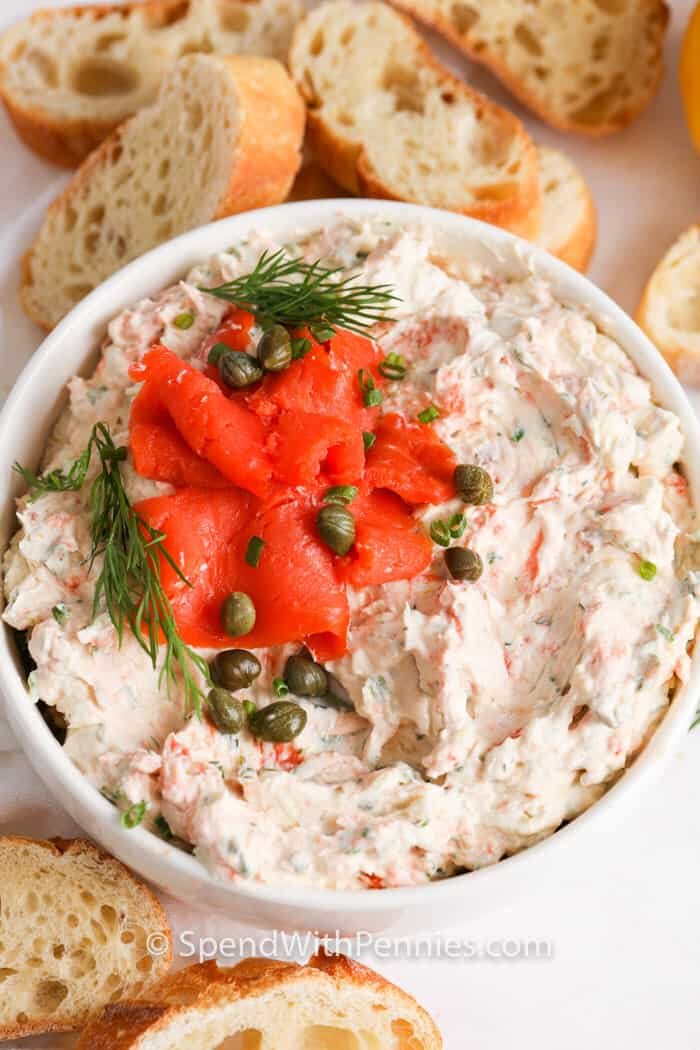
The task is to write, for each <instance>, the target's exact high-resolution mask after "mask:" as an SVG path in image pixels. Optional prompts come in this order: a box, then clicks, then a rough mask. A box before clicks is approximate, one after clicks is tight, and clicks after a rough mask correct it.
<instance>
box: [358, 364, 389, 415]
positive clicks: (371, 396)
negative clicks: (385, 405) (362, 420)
mask: <svg viewBox="0 0 700 1050" xmlns="http://www.w3.org/2000/svg"><path fill="white" fill-rule="evenodd" d="M357 379H358V382H359V384H360V390H361V391H362V403H363V405H364V406H365V408H376V406H377V405H381V403H382V401H383V400H384V395H383V394H382V392H381V390H377V385H376V383H375V382H374V376H373V375H372V374H371V372H367V371H365V369H364V368H361V369H360V371H359V372H358V373H357Z"/></svg>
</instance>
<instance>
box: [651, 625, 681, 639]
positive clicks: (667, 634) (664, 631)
mask: <svg viewBox="0 0 700 1050" xmlns="http://www.w3.org/2000/svg"><path fill="white" fill-rule="evenodd" d="M656 630H657V631H658V632H659V634H660V635H661V637H662V638H665V639H666V641H667V642H672V641H673V640H674V638H675V637H676V636H675V634H674V633H673V631H670V630H669V629H668V627H664V625H663V624H662V623H657V625H656Z"/></svg>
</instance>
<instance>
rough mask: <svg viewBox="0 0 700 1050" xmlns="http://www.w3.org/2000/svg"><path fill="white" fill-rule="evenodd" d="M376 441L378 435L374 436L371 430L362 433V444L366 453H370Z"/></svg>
mask: <svg viewBox="0 0 700 1050" xmlns="http://www.w3.org/2000/svg"><path fill="white" fill-rule="evenodd" d="M376 440H377V435H376V434H373V433H372V432H371V431H370V430H363V431H362V444H363V445H364V446H365V452H369V450H370V449H371V447H372V445H373V444H374V442H375V441H376Z"/></svg>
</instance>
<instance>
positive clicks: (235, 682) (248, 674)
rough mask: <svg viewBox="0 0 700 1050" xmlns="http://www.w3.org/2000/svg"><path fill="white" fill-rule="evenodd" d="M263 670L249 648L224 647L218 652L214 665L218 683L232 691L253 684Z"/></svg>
mask: <svg viewBox="0 0 700 1050" xmlns="http://www.w3.org/2000/svg"><path fill="white" fill-rule="evenodd" d="M261 670H262V668H261V667H260V661H259V660H258V658H257V656H255V654H254V653H251V652H249V651H248V650H247V649H224V651H223V652H221V653H218V654H217V656H216V657H215V659H214V663H213V665H212V675H213V678H214V681H215V682H216V684H217V685H222V686H223V687H224V689H229V690H230V691H231V692H232V693H235V692H236V690H237V689H245V688H246V687H247V686H249V685H251V683H252V682H254V681H255V679H256V678H257V677H258V675H259V674H260V671H261Z"/></svg>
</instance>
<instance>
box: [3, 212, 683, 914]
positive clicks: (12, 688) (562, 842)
mask: <svg viewBox="0 0 700 1050" xmlns="http://www.w3.org/2000/svg"><path fill="white" fill-rule="evenodd" d="M340 212H342V213H343V214H344V215H347V216H349V217H350V218H357V219H361V218H366V217H368V216H370V215H379V216H381V217H383V218H386V219H389V220H394V221H396V222H398V223H400V224H403V225H410V224H414V223H418V222H424V223H427V224H428V225H430V227H431V228H432V229H433V230H434V231H435V233H436V235H437V237H438V238H439V241H440V243H441V245H442V246H443V247H444V250H445V251H446V253H448V254H456V255H458V256H459V255H461V256H462V257H468V258H470V259H473V260H476V261H481V262H486V263H488V264H489V265H490V266H491V267H492V268H493V269H494V270H495V271H496V272H498V273H500V274H503V275H515V274H519V273H522V272H523V271H524V269H525V268H526V267H531V268H534V270H535V271H536V272H538V273H540V274H542V275H543V276H544V277H546V278H548V279H549V280H550V281H551V283H552V284H553V286H554V287H555V289H556V291H557V293H558V295H559V297H560V298H562V299H564V300H565V301H567V302H571V303H574V304H580V305H581V306H583V307H585V308H586V309H587V310H588V311H589V312H590V313H591V315H592V316H593V317H594V318H595V319H596V321H597V322H598V323H599V325H600V326H601V327H602V328H603V329H604V330H605V331H606V332H608V334H609V335H611V336H612V337H613V338H614V339H616V340H617V341H618V342H619V343H620V344H621V345H622V346H623V347H624V349H625V350H626V351H627V353H628V354H629V355H630V357H631V358H632V360H633V361H634V362H635V363H636V365H637V366H638V368H639V370H640V372H641V373H642V374H643V375H645V376H646V377H647V378H648V379H649V380H651V382H652V384H653V387H654V392H655V396H656V398H657V400H658V402H659V403H660V404H661V405H664V406H665V407H667V408H669V409H671V410H672V411H673V412H675V413H676V414H677V415H678V416H679V417H680V420H681V424H682V426H683V429H684V431H685V436H686V461H685V466H686V469H687V473H688V479H689V482H690V488H691V492H692V497H693V500H694V502H695V503H696V504H698V502H700V431H699V428H698V423H697V421H696V418H695V415H694V413H693V411H692V409H691V407H690V405H689V403H688V401H687V399H686V397H685V394H684V393H683V390H682V389H681V387H680V385H679V384H678V382H677V381H676V379H675V377H674V376H673V374H672V373H671V371H670V370H669V368H668V367H667V365H666V364H665V362H664V361H663V359H662V358H661V356H660V355H659V354H658V353H657V351H656V350H655V349H654V347H653V346H652V345H651V343H650V342H649V341H648V340H647V339H646V337H645V336H644V335H643V334H642V332H641V331H640V330H639V329H638V328H637V326H636V325H635V324H634V323H633V322H632V321H631V320H630V318H629V317H628V316H627V315H626V314H624V313H623V312H622V311H621V310H620V309H619V308H618V307H617V306H616V305H615V304H614V303H613V302H612V301H611V300H610V299H608V297H607V296H606V295H604V294H603V293H602V292H601V291H599V289H597V288H596V287H595V286H594V285H592V284H591V283H590V282H589V281H588V280H586V278H584V277H582V276H581V275H580V274H578V273H576V272H575V271H574V270H571V269H570V268H569V267H568V266H565V265H564V264H563V263H561V262H559V261H557V260H556V259H553V258H551V257H550V256H548V255H547V254H545V253H544V252H542V251H540V250H538V249H535V248H533V247H532V246H531V245H528V244H526V243H525V242H524V241H520V240H518V239H517V238H515V237H512V236H511V235H510V234H508V233H505V232H503V231H502V230H499V229H497V228H495V227H493V226H487V225H484V224H483V223H479V222H475V221H473V220H471V219H467V218H463V217H461V216H458V215H453V214H450V213H448V212H441V211H436V210H434V209H430V208H420V207H416V206H413V205H405V204H395V203H391V202H385V201H362V200H352V201H350V200H348V201H342V202H340V201H320V202H319V201H309V202H304V203H299V204H287V205H281V206H280V207H277V208H268V209H265V210H264V211H258V212H250V213H247V214H244V215H238V216H234V217H233V218H230V219H225V220H223V221H221V222H218V223H213V224H212V225H210V226H205V227H203V228H202V229H199V230H194V231H193V232H191V233H187V234H185V235H183V236H181V237H178V238H177V239H176V240H174V241H171V242H170V243H168V244H164V245H162V246H161V247H160V248H156V249H155V250H154V251H152V252H149V254H148V255H145V256H144V257H143V258H141V259H138V260H136V261H135V262H133V263H131V264H130V265H129V266H126V267H125V268H124V269H123V270H121V271H120V272H119V273H117V274H116V275H115V276H114V277H112V278H110V280H108V281H106V282H105V283H104V284H103V285H101V286H100V287H99V288H98V289H96V291H94V292H93V293H92V294H91V295H90V296H88V298H87V299H85V300H84V301H83V302H82V303H80V305H79V306H77V307H76V308H75V310H73V311H72V313H71V314H70V315H69V316H68V317H67V318H66V319H65V320H64V321H63V322H62V323H61V324H60V325H59V326H58V327H57V328H56V329H55V331H53V332H52V333H51V335H50V336H49V337H48V338H47V339H46V341H45V342H44V344H43V345H42V347H41V348H40V349H39V350H38V351H37V353H36V354H35V355H34V357H33V358H32V360H31V361H30V362H29V364H28V365H27V366H26V368H25V369H24V371H23V373H22V375H21V376H20V378H19V380H18V382H17V384H16V385H15V387H14V389H13V391H12V393H11V395H10V397H9V398H8V401H7V403H6V405H5V407H4V409H3V411H2V414H1V416H0V509H1V512H2V518H1V520H0V547H1V548H3V549H4V547H5V545H6V544H7V541H8V540H9V538H10V537H11V535H12V533H13V532H14V531H15V528H16V519H15V514H14V503H13V500H14V497H15V496H16V495H17V494H18V493H19V491H20V489H21V481H20V479H19V478H18V476H17V474H15V473H13V472H12V464H13V463H14V462H16V461H19V462H21V463H23V464H27V465H30V466H32V465H35V464H36V463H37V462H38V460H39V457H40V455H41V452H42V450H43V448H44V445H45V442H46V439H47V436H48V433H49V430H50V427H51V425H52V423H53V421H54V419H55V418H56V415H57V413H58V411H59V409H60V407H61V406H62V403H63V401H64V388H65V385H66V383H67V381H68V380H69V379H70V377H71V376H72V375H74V374H75V373H78V372H80V373H83V374H88V373H89V372H90V371H91V370H92V368H93V367H94V363H95V359H96V355H97V347H98V346H99V344H100V342H101V339H102V337H103V335H104V332H105V326H106V323H107V322H108V321H109V320H110V318H112V317H113V316H114V315H115V314H117V313H118V312H119V311H120V310H121V309H123V308H124V307H126V306H128V305H130V304H133V303H134V302H136V301H137V300H139V299H140V298H142V297H143V296H145V295H148V294H151V293H153V292H156V291H158V290H159V289H161V288H164V287H165V286H167V285H169V284H171V283H173V281H175V280H177V279H178V278H180V277H181V276H182V275H184V274H185V273H186V272H187V270H188V269H189V268H190V267H191V266H193V265H194V264H195V263H197V262H199V261H201V260H203V259H206V257H207V256H209V255H211V254H213V253H214V252H216V251H217V250H221V249H223V248H224V247H226V246H228V245H230V244H233V243H235V242H236V240H238V239H239V238H241V237H242V236H245V235H246V234H247V233H248V232H249V231H251V230H254V229H258V230H260V229H265V230H268V231H270V232H271V233H272V234H274V236H275V237H277V238H279V239H281V240H282V241H286V240H292V239H294V238H295V237H296V236H298V235H299V233H301V232H303V231H305V230H311V229H314V228H318V227H322V226H324V225H325V224H327V223H328V222H329V221H331V220H332V219H333V217H334V216H335V215H337V214H338V213H340ZM699 685H700V646H699V647H697V648H696V650H695V656H694V658H693V669H692V674H691V677H690V680H689V682H688V683H687V685H686V686H685V688H684V689H682V690H681V691H680V692H679V693H678V694H677V695H676V697H675V699H674V700H673V703H672V705H671V707H670V709H669V711H668V713H667V715H666V717H665V718H664V720H663V723H662V724H661V726H660V728H659V729H658V731H657V732H656V734H655V735H654V737H653V739H652V741H651V742H650V744H649V746H648V747H647V748H646V750H645V751H644V752H643V754H642V755H641V756H640V757H639V758H638V759H637V761H636V762H635V763H634V764H633V766H632V767H631V769H630V770H629V771H628V772H627V773H625V775H624V776H623V777H622V778H621V779H620V781H619V782H618V783H617V784H616V785H615V786H614V787H613V788H612V789H611V790H610V791H609V792H608V793H607V794H606V795H605V796H604V797H603V798H602V799H601V800H600V801H599V802H597V803H596V804H595V805H594V806H593V807H592V808H591V809H589V810H588V811H587V812H586V813H584V814H583V815H582V816H580V817H578V818H577V819H576V820H575V821H573V822H572V823H571V824H569V825H568V826H567V827H565V828H562V829H561V830H560V831H558V832H556V833H555V834H554V835H552V836H550V837H549V838H548V839H546V840H545V841H544V842H541V843H540V844H539V845H537V846H533V847H532V848H531V849H529V850H526V851H525V852H523V853H520V854H518V855H517V856H515V857H511V858H509V859H506V860H503V861H501V862H500V863H499V864H497V865H495V866H493V867H490V868H484V869H482V870H480V871H476V872H472V873H469V874H466V875H461V876H457V877H455V878H453V879H449V880H446V881H443V882H436V883H432V884H429V885H427V886H421V887H414V888H406V889H390V890H382V891H380V892H366V891H365V892H336V891H333V890H317V889H313V888H311V887H300V888H291V889H290V888H277V887H275V886H259V885H256V884H254V883H252V882H246V881H240V882H237V883H227V884H226V883H222V882H219V881H217V880H215V879H214V878H212V877H211V876H210V875H209V874H208V872H207V871H206V870H205V868H204V867H203V866H202V865H201V864H200V863H199V862H198V861H197V860H196V859H195V858H194V857H190V856H187V855H186V854H184V853H181V852H180V851H178V850H177V849H175V848H174V847H172V846H169V845H167V843H164V842H162V841H161V840H160V839H159V838H157V837H156V836H155V835H153V834H151V833H150V832H148V831H145V830H144V829H141V828H137V829H135V830H133V831H127V830H125V829H123V828H122V826H121V824H120V821H119V819H118V815H117V812H116V810H115V809H114V807H113V806H111V805H110V804H109V803H108V802H107V801H106V800H105V799H104V798H103V797H102V796H101V795H100V793H99V792H98V791H97V790H96V788H94V787H92V785H91V784H90V783H89V782H88V781H87V780H86V779H85V778H84V777H83V776H82V774H81V773H80V772H79V771H78V770H77V768H76V767H75V766H73V764H72V763H71V761H70V760H69V759H68V757H67V756H66V755H65V754H64V752H63V750H62V749H61V747H59V745H58V743H57V742H56V741H55V740H54V738H53V736H52V735H51V733H50V732H49V730H48V728H47V727H46V725H45V723H44V721H43V719H42V718H41V716H40V715H39V713H38V712H37V711H36V709H35V707H34V706H33V705H32V704H31V703H30V702H29V700H28V696H27V689H26V685H25V682H24V679H23V675H22V672H21V669H20V666H19V663H18V660H17V655H16V652H15V648H14V645H13V642H12V639H11V636H10V632H9V631H7V630H5V631H3V632H1V633H0V689H1V690H2V693H3V695H4V698H5V704H6V712H7V717H8V719H9V721H10V723H11V725H12V728H13V730H14V732H15V734H16V736H17V738H18V740H19V742H20V744H21V745H22V747H23V748H24V751H25V752H26V754H27V757H28V758H29V761H30V762H31V763H32V765H33V766H34V769H35V770H36V772H37V774H38V775H39V776H40V777H41V778H42V780H44V781H45V783H46V784H47V786H48V787H49V789H50V791H51V792H52V794H53V795H54V796H55V797H56V799H57V800H58V801H59V802H60V803H61V804H62V805H63V806H64V807H65V808H66V810H68V812H69V813H70V814H71V816H72V817H73V818H74V819H75V820H76V821H77V822H78V823H79V824H81V825H82V827H83V828H84V829H85V830H86V832H87V833H88V834H89V835H91V836H92V837H93V838H94V839H96V840H97V841H98V842H100V843H101V844H102V845H103V846H104V847H105V848H106V849H108V850H110V851H111V852H112V853H114V854H116V856H118V857H119V858H120V859H121V860H122V861H124V862H125V863H126V864H128V865H130V866H131V867H132V868H134V869H135V870H136V871H138V872H140V873H141V874H142V875H143V876H145V877H146V878H148V879H150V880H152V881H153V882H154V883H156V884H157V885H158V886H160V887H162V888H163V889H164V890H166V891H167V892H168V893H171V894H173V895H174V896H176V897H179V898H181V899H182V900H187V901H190V902H192V903H193V904H196V905H197V906H198V907H200V908H201V907H202V906H203V905H206V906H207V907H209V908H212V909H217V910H220V911H222V912H225V913H227V914H228V915H229V916H231V917H233V918H236V919H239V920H240V921H242V922H247V923H250V924H252V925H256V926H259V927H264V928H281V929H293V928H294V929H311V930H325V931H329V932H333V931H335V930H337V929H340V930H341V931H342V932H344V933H351V932H356V931H358V930H366V931H370V932H377V931H380V930H391V932H392V933H401V934H406V933H415V932H418V931H426V930H428V929H431V930H436V929H439V928H441V927H444V926H447V925H449V924H451V923H454V922H456V921H458V920H460V919H468V918H471V917H475V916H476V915H480V914H483V913H484V912H486V911H488V910H490V909H492V908H494V907H496V906H498V905H499V904H500V903H501V902H504V901H508V902H509V903H511V904H512V903H513V902H514V901H516V900H517V899H519V898H522V897H524V896H525V895H526V894H527V891H528V887H529V886H531V885H538V887H541V886H542V884H543V883H545V884H546V883H549V882H551V883H552V884H555V882H556V880H557V878H558V877H559V875H560V873H561V871H562V870H563V869H562V865H563V863H564V862H565V861H566V863H567V864H568V863H570V861H571V854H572V852H573V851H576V853H577V856H578V857H579V858H580V863H581V864H582V865H583V866H586V865H587V864H593V863H594V862H595V863H596V865H597V866H599V865H600V863H601V860H600V856H599V854H598V852H597V850H596V831H597V829H598V828H599V827H600V826H601V825H603V823H604V822H605V821H606V820H608V821H609V820H610V819H613V818H615V817H616V818H617V819H618V820H619V819H620V818H621V817H624V813H625V811H626V809H625V803H626V801H627V800H629V799H638V797H639V796H640V795H641V789H642V787H643V786H644V785H645V784H647V783H648V782H649V781H650V780H652V778H653V775H654V774H655V773H657V772H658V770H659V769H660V768H661V767H662V766H663V764H664V763H665V762H666V760H667V758H668V756H669V754H670V752H671V751H672V749H673V747H674V745H675V744H676V743H677V742H678V740H679V739H680V738H681V737H682V736H683V735H684V734H685V733H686V732H687V729H688V725H689V722H690V719H691V714H692V712H693V710H694V708H695V705H696V701H697V697H698V692H699V688H698V687H699ZM602 862H603V863H604V858H603V861H602Z"/></svg>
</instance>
